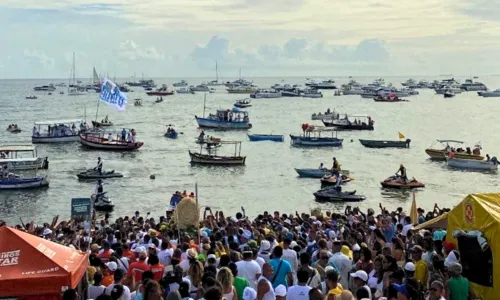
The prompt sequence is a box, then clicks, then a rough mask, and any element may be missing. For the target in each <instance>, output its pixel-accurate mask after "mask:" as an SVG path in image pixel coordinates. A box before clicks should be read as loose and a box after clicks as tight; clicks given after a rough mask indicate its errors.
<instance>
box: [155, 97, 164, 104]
mask: <svg viewBox="0 0 500 300" xmlns="http://www.w3.org/2000/svg"><path fill="white" fill-rule="evenodd" d="M162 102H163V97H158V98H156V100H155V103H162Z"/></svg>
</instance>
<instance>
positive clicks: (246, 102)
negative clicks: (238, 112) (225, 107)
mask: <svg viewBox="0 0 500 300" xmlns="http://www.w3.org/2000/svg"><path fill="white" fill-rule="evenodd" d="M233 106H236V107H238V108H246V107H250V106H252V103H251V101H250V99H248V98H245V99H242V100H238V101H236V103H234V104H233Z"/></svg>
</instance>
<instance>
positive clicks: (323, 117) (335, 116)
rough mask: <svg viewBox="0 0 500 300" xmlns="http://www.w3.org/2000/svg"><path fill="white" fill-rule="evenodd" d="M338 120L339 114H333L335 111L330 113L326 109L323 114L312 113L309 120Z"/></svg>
mask: <svg viewBox="0 0 500 300" xmlns="http://www.w3.org/2000/svg"><path fill="white" fill-rule="evenodd" d="M338 118H339V114H338V113H336V112H335V110H333V111H330V109H328V110H327V111H325V112H324V113H317V114H316V113H313V114H312V115H311V120H337V119H338Z"/></svg>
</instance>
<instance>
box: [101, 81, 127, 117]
mask: <svg viewBox="0 0 500 300" xmlns="http://www.w3.org/2000/svg"><path fill="white" fill-rule="evenodd" d="M99 99H100V100H101V101H102V102H106V103H107V104H109V105H112V106H114V107H116V108H117V109H119V110H124V109H125V107H126V106H127V94H125V93H124V92H122V91H120V88H119V87H118V86H117V85H116V84H115V83H114V82H113V81H111V80H109V79H108V78H107V77H106V78H104V79H103V81H102V85H101V94H100V95H99Z"/></svg>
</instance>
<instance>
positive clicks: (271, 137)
mask: <svg viewBox="0 0 500 300" xmlns="http://www.w3.org/2000/svg"><path fill="white" fill-rule="evenodd" d="M248 139H249V140H250V141H252V142H260V141H273V142H283V141H284V138H283V135H279V134H248Z"/></svg>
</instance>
